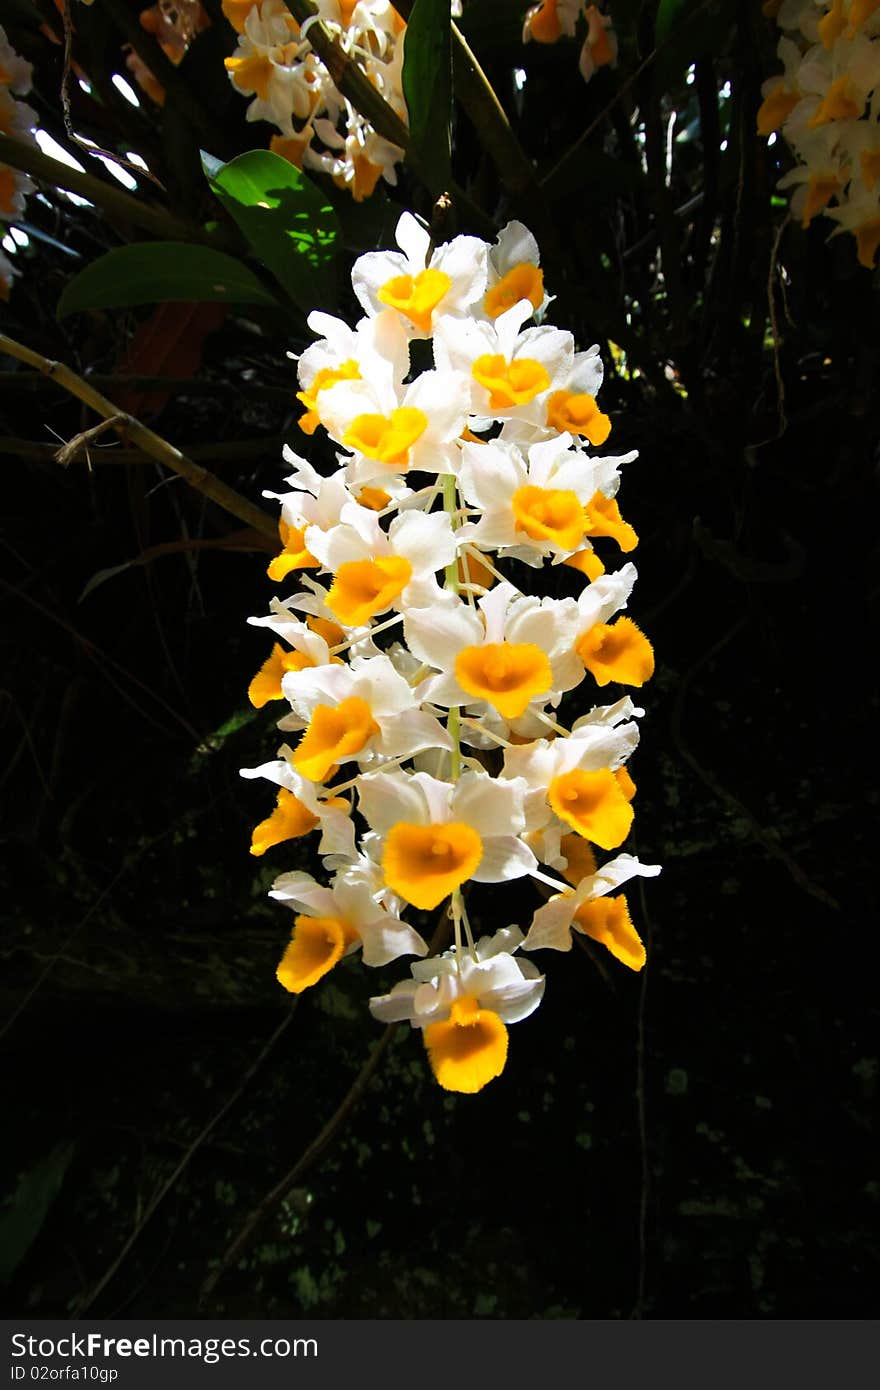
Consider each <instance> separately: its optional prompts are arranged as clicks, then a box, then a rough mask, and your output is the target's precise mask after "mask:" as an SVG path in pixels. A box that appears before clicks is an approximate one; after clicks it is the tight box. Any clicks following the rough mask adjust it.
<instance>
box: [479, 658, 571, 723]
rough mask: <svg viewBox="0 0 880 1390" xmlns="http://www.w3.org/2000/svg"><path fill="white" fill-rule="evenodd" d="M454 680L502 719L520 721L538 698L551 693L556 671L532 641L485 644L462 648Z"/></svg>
mask: <svg viewBox="0 0 880 1390" xmlns="http://www.w3.org/2000/svg"><path fill="white" fill-rule="evenodd" d="M455 679H456V680H457V681H458V683H459V685H460V686H461V688H462V690H465V691H467V693H468V695H473V696H475V697H476V699H478V700H486V701H487V702H488V703H489V704H490V705H492V706H493V707H494V708H495V709H497V711H498V713H499V714H500V715H501V716H502V718H504V719H518V718H519V716H520V715H521V714H524V713H525V711H526V709H527V708H528V706H529V703H530V702H531V700H532V699H533V698H534V697H535V696H536V695H545V694H546V693H547V691H549V690H550V687H551V685H552V683H553V670H552V667H551V665H550V660H549V657H548V656H547V653H546V652H543V651H541V648H540V647H537V646H535V644H534V643H533V642H486V643H483V645H482V646H478V647H463V648H462V650H461V651H460V652H459V653H458V655H457V656H456V658H455Z"/></svg>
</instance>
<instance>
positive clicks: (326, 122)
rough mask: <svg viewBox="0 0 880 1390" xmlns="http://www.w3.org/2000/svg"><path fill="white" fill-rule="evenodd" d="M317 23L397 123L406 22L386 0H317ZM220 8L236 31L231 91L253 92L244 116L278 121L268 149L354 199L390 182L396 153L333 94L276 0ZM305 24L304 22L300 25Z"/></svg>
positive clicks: (229, 63) (237, 1)
mask: <svg viewBox="0 0 880 1390" xmlns="http://www.w3.org/2000/svg"><path fill="white" fill-rule="evenodd" d="M317 10H318V14H317V17H318V19H319V20H320V21H321V22H322V23H323V24H324V25H326V27H327V28H328V29H329V31H330V33H331V34H332V35H333V37H334V38H335V40H336V42H337V43H338V45H339V47H340V48H341V50H342V52H343V53H345V54H346V55H347V56H348V57H350V58H352V59H354V60H355V61H357V62H358V63H359V64H360V66H361V67H362V69H363V71H364V72H365V73H366V76H367V77H368V78H369V80H370V82H371V83H372V84H373V86H374V87H375V88H376V90H377V91H378V92H379V93H380V95H381V96H382V97H383V98H384V100H385V101H386V102H387V103H388V105H389V106H390V107H391V108H392V110H393V111H394V112H395V113H396V114H397V115H398V116H400V118H401V119H402V120H403V121H404V122H406V119H407V113H406V102H405V101H404V97H403V87H402V73H403V35H404V32H405V29H406V25H405V24H404V22H403V20H402V19H401V18H400V16H399V15H398V13H397V11H396V10H395V9H394V7H393V5H391V4H390V3H389V0H317ZM223 13H224V15H225V16H226V18H227V19H228V20H229V22H230V24H231V25H232V27H233V28H234V29H235V30H236V32H237V33H238V36H239V39H238V47H237V48H236V50H235V53H234V54H233V55H232V57H231V58H227V59H226V60H225V62H226V70H227V72H228V73H229V77H230V80H231V82H232V84H233V86H234V87H235V89H236V91H238V92H240V93H242V95H244V96H249V97H252V98H253V100H252V101H251V104H250V106H249V107H248V112H247V118H248V120H249V121H269V122H271V124H272V125H275V126H277V127H278V130H279V132H280V133H279V134H278V135H275V136H273V137H272V141H271V148H272V149H273V150H274V151H275V152H276V153H277V154H280V155H282V156H283V157H284V158H285V159H289V160H290V162H291V163H292V164H295V165H296V166H297V168H299V169H303V168H306V169H317V170H320V171H321V172H322V173H325V174H329V175H330V177H331V178H332V179H333V181H334V183H336V184H337V185H338V186H339V187H340V188H343V189H346V190H347V191H348V192H349V193H350V194H351V195H352V197H353V198H354V200H355V202H362V201H363V200H364V198H368V197H369V196H370V194H371V193H372V192H373V191H374V189H375V187H376V184H377V183H378V182H379V180H380V179H382V178H384V179H385V180H386V182H387V183H390V184H394V183H396V182H397V173H396V166H397V164H398V163H399V162H400V160H401V159H402V158H403V151H402V150H400V149H398V147H397V146H396V145H392V144H390V143H389V141H387V140H384V139H383V138H382V137H381V136H380V135H377V133H376V131H375V130H374V129H373V128H372V126H371V125H370V124H369V123H368V122H367V121H366V120H365V119H364V117H363V116H362V115H361V114H360V112H358V111H356V110H355V108H354V107H353V106H352V105H351V102H349V101H347V100H346V98H345V97H343V96H342V94H341V93H340V92H339V91H338V90H337V88H336V86H335V85H334V82H333V79H332V77H331V76H330V73H329V72H328V70H327V68H326V67H325V66H324V64H323V62H322V61H321V59H320V58H319V57H318V55H317V53H316V52H315V51H314V49H313V48H312V45H311V44H310V42H309V38H308V23H305V24H303V25H302V27H300V25H299V24H298V23H297V21H296V20H295V19H294V17H293V15H292V14H291V13H290V11H289V10H288V8H287V6H286V5H285V4H284V0H223ZM309 22H311V21H309Z"/></svg>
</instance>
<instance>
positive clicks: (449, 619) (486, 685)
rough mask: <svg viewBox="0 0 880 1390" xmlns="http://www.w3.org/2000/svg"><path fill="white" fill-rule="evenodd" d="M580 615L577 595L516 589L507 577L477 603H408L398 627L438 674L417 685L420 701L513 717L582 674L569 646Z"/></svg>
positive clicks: (557, 694) (556, 695)
mask: <svg viewBox="0 0 880 1390" xmlns="http://www.w3.org/2000/svg"><path fill="white" fill-rule="evenodd" d="M578 621H579V617H578V606H577V604H576V602H575V600H574V599H551V598H545V599H539V598H537V597H535V596H533V595H531V594H525V595H524V594H518V593H517V591H516V589H514V587H513V585H512V584H509V583H506V582H505V583H503V584H498V585H497V586H496V587H495V588H494V589H492V590H490V591H489V593H487V594H484V595H483V597H482V598H481V599H480V601H479V603H478V605H477V607H476V608H471V607H470V606H469V605H468V604H466V603H464V602H462V600H461V599H458V600H454V601H451V602H447V603H445V604H443V605H442V606H438V607H436V608H424V609H417V608H413V609H410V610H409V611H408V612H407V613H406V614H405V616H404V628H403V630H404V635H405V637H406V643H407V646H408V647H409V649H410V651H411V652H412V653H413V655H414V656H417V657H418V658H419V659H420V660H421V661H423V662H425V663H426V665H428V666H432V667H434V668H435V669H436V670H437V671H438V672H439V673H440V674H438V675H436V676H429V677H428V678H427V679H426V680H425V681H424V683H423V684H422V685H421V686H420V687H419V694H420V695H421V697H422V698H423V699H425V700H429V701H430V702H431V703H432V704H436V705H441V706H443V707H444V708H446V709H449V708H454V707H456V706H460V705H467V706H468V707H469V708H473V711H474V712H475V713H476V714H478V715H479V714H481V713H483V712H485V711H486V707H487V706H488V707H491V708H492V709H494V710H496V711H497V713H498V714H499V715H501V717H502V719H504V720H507V721H510V720H516V719H519V718H520V716H522V715H523V714H525V712H526V710H527V709H529V707H530V706H531V705H535V706H537V707H538V708H541V707H543V706H544V705H545V704H547V703H553V704H557V703H558V702H559V699H560V698H561V695H562V693H563V692H564V691H566V690H573V689H574V687H575V686H576V685H579V684H580V682H581V681H582V680H583V678H584V669H583V663H582V662H581V661H580V659H579V657H578V656H577V654H576V653H575V651H574V645H573V644H574V639H575V636H576V632H577V626H578Z"/></svg>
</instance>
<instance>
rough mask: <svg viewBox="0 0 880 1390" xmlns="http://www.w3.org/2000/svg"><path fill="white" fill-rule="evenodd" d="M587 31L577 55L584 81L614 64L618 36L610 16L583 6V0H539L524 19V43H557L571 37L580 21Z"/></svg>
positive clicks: (596, 9)
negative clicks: (599, 69) (532, 41)
mask: <svg viewBox="0 0 880 1390" xmlns="http://www.w3.org/2000/svg"><path fill="white" fill-rule="evenodd" d="M582 20H583V21H584V22H585V23H586V32H585V34H584V38H583V42H582V44H581V49H580V53H579V55H578V70H579V72H580V74H581V77H582V78H583V79H584V81H585V82H589V80H590V78H591V77H592V76H593V73H594V72H595V71H596V69H597V68H604V67H613V66H614V65H615V63H616V62H617V35H616V34H615V32H614V28H613V22H612V19H611V16H610V15H608V14H604V13H603V12H602V11H601V10H600V9H599V7H598V5H585V4H584V0H540V3H539V4H537V5H533V6H532V8H531V9H530V10H529V11H528V12H527V14H526V17H525V19H524V20H523V42H524V43H528V42H529V40H530V39H533V40H534V41H535V43H558V41H559V40H560V39H561V38H569V39H570V38H574V37H575V35H576V34H577V33H578V26H579V25H580V23H581V21H582Z"/></svg>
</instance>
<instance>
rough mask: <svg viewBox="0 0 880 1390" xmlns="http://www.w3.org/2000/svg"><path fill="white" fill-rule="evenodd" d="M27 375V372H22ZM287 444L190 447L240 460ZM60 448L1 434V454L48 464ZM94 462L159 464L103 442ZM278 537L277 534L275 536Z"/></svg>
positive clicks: (195, 454) (278, 440)
mask: <svg viewBox="0 0 880 1390" xmlns="http://www.w3.org/2000/svg"><path fill="white" fill-rule="evenodd" d="M22 375H24V373H22ZM283 443H284V439H283V437H282V436H276V435H270V436H269V437H268V438H266V439H220V440H217V442H216V443H213V444H192V445H190V447H189V450H188V457H189V458H191V459H210V460H211V461H212V462H213V463H223V462H235V461H236V460H239V459H257V458H265V457H266V456H267V455H274V454H277V453H278V451H279V449H280V448H281V445H282V444H283ZM57 453H58V449H57V447H56V445H54V444H42V443H39V442H38V441H35V440H33V439H19V438H18V437H17V436H16V435H10V436H8V437H7V436H2V435H0V457H2V456H4V455H6V456H8V457H10V458H22V459H36V460H38V461H45V462H47V463H49V462H54V461H55V459H56V455H57ZM91 462H92V463H93V464H94V463H116V464H123V463H124V464H132V463H134V464H143V463H155V459H154V458H153V457H152V455H151V454H146V453H144V451H143V449H126V448H124V447H123V446H122V445H118V444H115V443H114V444H106V445H102V446H101V448H100V449H98V450H96V452H95V454H94V455H93V456H92V460H91ZM273 539H277V533H276V535H275V536H273Z"/></svg>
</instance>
